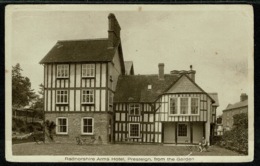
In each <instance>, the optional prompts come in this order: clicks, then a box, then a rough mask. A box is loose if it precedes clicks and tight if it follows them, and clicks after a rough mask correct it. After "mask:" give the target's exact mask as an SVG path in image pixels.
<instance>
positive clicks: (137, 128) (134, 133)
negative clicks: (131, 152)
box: [129, 123, 140, 138]
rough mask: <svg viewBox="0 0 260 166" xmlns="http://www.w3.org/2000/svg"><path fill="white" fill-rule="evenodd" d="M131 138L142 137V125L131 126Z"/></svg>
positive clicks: (133, 124) (131, 124) (132, 124)
mask: <svg viewBox="0 0 260 166" xmlns="http://www.w3.org/2000/svg"><path fill="white" fill-rule="evenodd" d="M129 136H130V138H138V137H140V123H130V124H129Z"/></svg>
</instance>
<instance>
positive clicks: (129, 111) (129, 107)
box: [128, 103, 141, 116]
mask: <svg viewBox="0 0 260 166" xmlns="http://www.w3.org/2000/svg"><path fill="white" fill-rule="evenodd" d="M131 105H138V108H139V111H138V114H136V113H135V108H137V107H135V106H134V114H131ZM128 109H129V110H128V115H129V116H140V115H141V107H140V104H139V103H130V104H129V105H128Z"/></svg>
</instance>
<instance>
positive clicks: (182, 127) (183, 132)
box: [178, 124, 188, 137]
mask: <svg viewBox="0 0 260 166" xmlns="http://www.w3.org/2000/svg"><path fill="white" fill-rule="evenodd" d="M187 131H188V126H187V124H178V136H181V137H186V136H187Z"/></svg>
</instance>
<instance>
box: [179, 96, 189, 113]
mask: <svg viewBox="0 0 260 166" xmlns="http://www.w3.org/2000/svg"><path fill="white" fill-rule="evenodd" d="M180 114H188V98H181V112H180Z"/></svg>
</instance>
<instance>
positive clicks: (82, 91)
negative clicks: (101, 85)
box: [81, 89, 95, 104]
mask: <svg viewBox="0 0 260 166" xmlns="http://www.w3.org/2000/svg"><path fill="white" fill-rule="evenodd" d="M84 91H92V96H93V102H84V101H83V99H84V97H83V96H84V95H86V96H88V95H89V94H84ZM89 96H90V95H89ZM81 104H95V92H94V89H82V90H81Z"/></svg>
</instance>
